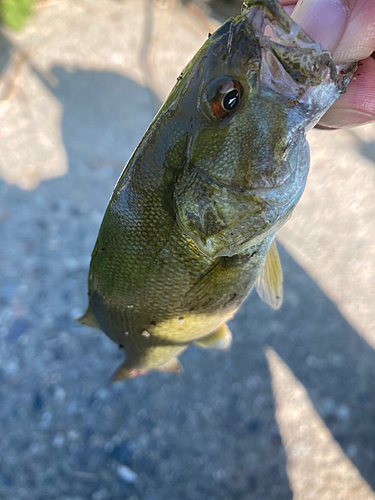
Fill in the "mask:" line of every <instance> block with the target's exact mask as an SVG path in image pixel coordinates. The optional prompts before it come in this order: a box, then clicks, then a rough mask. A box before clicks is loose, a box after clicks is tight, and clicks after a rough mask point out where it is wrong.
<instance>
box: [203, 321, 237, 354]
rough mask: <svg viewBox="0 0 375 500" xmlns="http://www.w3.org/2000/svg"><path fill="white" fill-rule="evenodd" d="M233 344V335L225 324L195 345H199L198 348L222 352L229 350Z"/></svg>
mask: <svg viewBox="0 0 375 500" xmlns="http://www.w3.org/2000/svg"><path fill="white" fill-rule="evenodd" d="M231 343H232V333H231V331H230V330H229V328H228V326H227V325H226V324H225V323H224V324H223V325H220V326H219V328H217V329H216V330H214V331H213V332H212V333H210V334H209V335H207V336H206V337H203V338H202V339H199V340H196V341H195V344H197V346H199V347H204V348H205V349H221V350H224V349H228V347H229V346H230V345H231Z"/></svg>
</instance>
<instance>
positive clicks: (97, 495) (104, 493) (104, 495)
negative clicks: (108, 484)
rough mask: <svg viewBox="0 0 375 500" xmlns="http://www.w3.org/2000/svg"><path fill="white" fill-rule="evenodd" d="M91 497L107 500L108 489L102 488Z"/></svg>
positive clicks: (94, 499) (97, 499)
mask: <svg viewBox="0 0 375 500" xmlns="http://www.w3.org/2000/svg"><path fill="white" fill-rule="evenodd" d="M91 498H92V500H107V499H108V498H109V493H108V490H106V489H105V488H103V489H102V490H99V491H96V492H95V493H93V495H92V497H91Z"/></svg>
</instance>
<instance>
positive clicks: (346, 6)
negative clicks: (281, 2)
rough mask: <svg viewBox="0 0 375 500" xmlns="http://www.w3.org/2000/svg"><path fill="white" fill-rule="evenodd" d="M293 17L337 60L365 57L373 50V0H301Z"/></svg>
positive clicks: (374, 28)
mask: <svg viewBox="0 0 375 500" xmlns="http://www.w3.org/2000/svg"><path fill="white" fill-rule="evenodd" d="M285 5H290V4H288V3H286V2H285ZM292 18H293V19H294V21H296V23H298V24H299V25H300V26H301V27H302V28H303V30H304V31H306V33H307V34H308V35H310V36H311V38H313V39H314V40H315V41H316V42H318V43H320V44H321V45H322V47H323V48H325V49H329V50H331V52H332V54H333V58H334V60H335V62H336V63H341V62H348V61H351V60H357V61H358V60H361V59H366V58H367V57H369V56H370V55H371V53H372V52H373V51H374V50H375V22H374V19H375V2H374V0H302V1H300V2H299V3H298V5H297V6H296V8H295V9H294V11H293V14H292Z"/></svg>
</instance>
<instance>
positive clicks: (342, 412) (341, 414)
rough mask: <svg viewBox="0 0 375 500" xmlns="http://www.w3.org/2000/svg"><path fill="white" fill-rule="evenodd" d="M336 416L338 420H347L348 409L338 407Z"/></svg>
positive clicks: (348, 415)
mask: <svg viewBox="0 0 375 500" xmlns="http://www.w3.org/2000/svg"><path fill="white" fill-rule="evenodd" d="M336 416H337V418H339V419H340V420H348V418H349V417H350V408H349V407H348V406H346V405H340V406H339V407H338V408H337V410H336Z"/></svg>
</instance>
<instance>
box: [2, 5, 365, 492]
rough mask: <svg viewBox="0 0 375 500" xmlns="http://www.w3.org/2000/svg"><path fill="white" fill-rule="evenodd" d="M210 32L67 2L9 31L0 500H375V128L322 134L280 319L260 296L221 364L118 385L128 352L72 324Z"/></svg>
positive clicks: (289, 235) (150, 10) (155, 16)
mask: <svg viewBox="0 0 375 500" xmlns="http://www.w3.org/2000/svg"><path fill="white" fill-rule="evenodd" d="M215 26H217V21H214V20H213V19H211V18H209V17H207V16H206V15H205V14H204V13H202V12H201V11H200V10H199V9H197V8H192V7H191V5H190V7H189V6H184V7H182V6H180V5H179V4H178V2H173V1H169V2H168V1H165V2H161V1H160V2H155V3H151V2H140V1H132V0H128V1H126V2H125V1H114V0H95V2H93V1H89V0H85V1H83V0H81V1H77V0H60V1H51V2H44V3H42V4H41V5H40V6H39V8H38V10H37V12H36V13H35V15H34V16H33V17H32V18H31V20H30V22H29V23H28V25H27V27H26V29H25V30H24V31H23V32H21V33H19V34H14V33H11V32H10V31H8V30H6V29H3V31H2V32H0V72H1V73H2V76H1V79H0V92H1V93H0V96H1V99H2V100H0V116H1V128H0V149H1V152H2V153H1V157H0V176H1V180H0V241H1V245H0V441H1V457H0V498H1V499H3V498H4V499H6V500H8V499H9V500H24V499H25V500H26V499H27V500H30V499H32V500H52V499H53V500H55V499H56V500H116V499H121V500H123V499H129V500H137V499H139V500H221V499H223V500H273V499H275V500H276V499H277V500H287V499H291V498H292V497H293V498H294V499H295V500H313V499H317V500H323V499H324V500H330V499H332V500H333V499H335V500H336V499H340V500H353V499H355V500H373V499H375V494H374V492H373V489H374V488H375V472H374V471H375V433H374V422H375V370H374V367H375V353H374V348H375V308H374V307H373V303H374V300H373V291H374V290H375V282H374V280H375V278H374V277H375V272H374V262H375V259H374V254H375V241H374V240H375V231H374V220H375V218H374V213H375V212H374V209H375V198H374V187H375V186H374V184H375V170H374V167H375V127H374V126H371V125H370V126H367V127H362V128H359V129H353V130H352V131H335V132H325V131H313V132H311V133H310V135H309V141H310V144H311V150H312V166H311V173H310V177H309V181H308V185H307V188H306V191H305V193H304V195H303V197H302V200H301V202H300V204H299V206H298V207H297V209H296V211H295V214H294V216H293V218H292V220H291V221H290V222H288V224H287V225H286V226H285V227H284V228H283V229H282V230H281V231H280V232H279V233H278V236H279V238H278V241H279V248H280V254H281V260H282V265H283V269H284V278H285V283H284V295H285V297H284V304H283V306H282V308H281V309H280V310H279V311H273V310H271V309H270V308H269V307H268V306H266V305H265V304H263V303H262V302H261V301H260V300H259V299H258V297H257V296H256V293H255V292H253V293H251V295H250V296H249V298H248V300H247V301H246V303H245V304H244V305H243V307H242V308H241V309H240V311H239V313H238V314H237V315H236V316H235V318H234V320H233V321H232V322H231V323H230V325H229V326H230V328H231V330H232V332H233V336H234V341H233V345H232V347H231V348H230V349H229V350H228V351H226V352H215V351H208V350H201V349H198V348H195V347H192V348H190V349H189V350H188V351H186V352H185V353H184V354H183V355H182V356H181V361H182V364H183V366H184V371H183V373H182V374H180V375H173V374H160V373H152V374H150V375H148V376H146V377H143V378H139V379H136V380H133V381H130V382H127V383H125V384H124V383H118V384H113V385H111V384H110V377H111V374H112V373H113V371H114V369H115V368H116V367H117V365H118V364H119V363H120V362H121V360H122V358H123V354H122V353H121V351H119V350H118V348H117V347H116V345H115V344H113V343H112V342H111V341H110V340H109V339H107V337H105V335H104V334H101V333H99V332H95V331H93V330H91V329H89V328H86V327H83V326H81V325H79V324H78V323H76V322H75V321H74V319H75V318H76V317H77V316H79V315H80V314H81V313H82V312H83V311H84V309H85V307H86V305H87V296H86V293H87V290H86V279H87V273H88V266H89V261H90V253H91V250H92V248H93V245H94V243H95V238H96V235H97V232H98V229H99V225H100V222H101V218H102V215H103V212H104V210H105V207H106V204H107V202H108V199H109V197H110V195H111V192H112V189H113V186H114V184H115V182H116V180H117V177H118V175H119V173H120V172H121V170H122V168H123V165H124V164H125V162H126V161H127V159H128V158H129V156H130V154H131V152H132V150H133V149H134V147H135V146H136V145H137V143H138V141H139V140H140V138H141V137H142V135H143V133H144V131H145V130H146V128H147V126H148V124H149V123H150V121H151V119H152V117H153V114H154V112H155V109H157V106H158V104H159V103H160V101H161V100H162V99H163V98H164V97H165V96H166V94H167V92H168V90H169V89H170V88H171V86H172V85H173V83H174V81H175V78H176V77H177V76H178V75H179V73H180V71H181V69H182V68H183V67H184V65H185V64H186V62H187V61H188V60H189V58H190V57H191V56H192V55H193V54H194V52H195V51H196V50H197V48H198V47H199V46H200V45H201V43H202V42H203V40H204V39H205V37H206V36H207V32H209V31H212V30H213V29H215ZM15 77H16V78H15ZM150 89H151V91H150Z"/></svg>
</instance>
